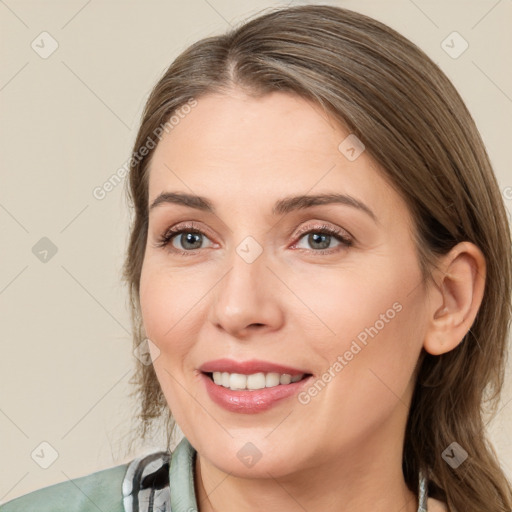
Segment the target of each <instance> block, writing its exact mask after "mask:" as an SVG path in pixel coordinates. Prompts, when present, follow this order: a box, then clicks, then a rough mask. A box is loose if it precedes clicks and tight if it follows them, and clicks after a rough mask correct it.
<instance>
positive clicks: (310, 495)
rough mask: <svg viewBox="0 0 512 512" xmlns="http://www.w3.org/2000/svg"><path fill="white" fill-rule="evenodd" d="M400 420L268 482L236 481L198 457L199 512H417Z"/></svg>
mask: <svg viewBox="0 0 512 512" xmlns="http://www.w3.org/2000/svg"><path fill="white" fill-rule="evenodd" d="M402 413H403V414H405V412H404V411H402ZM399 416H401V415H399ZM403 419H404V418H403V417H401V418H400V423H402V425H403ZM396 420H397V418H396V417H395V420H393V419H390V422H389V425H388V426H387V427H382V426H381V428H380V429H379V432H378V433H375V434H374V435H372V436H367V435H366V434H365V435H364V436H362V438H361V439H359V441H358V442H357V443H356V442H354V443H349V444H350V445H351V448H349V449H345V450H343V452H342V453H340V452H339V451H338V452H337V453H336V454H335V456H334V457H333V458H331V459H328V460H327V461H325V460H324V461H323V462H322V463H321V464H314V465H311V466H310V467H307V468H305V469H302V470H300V471H294V472H293V473H288V474H286V475H284V476H280V477H278V478H274V477H272V476H271V475H270V473H267V475H270V476H269V477H268V478H267V477H263V478H241V477H237V476H233V475H232V474H230V473H225V472H224V471H221V470H220V469H219V468H217V467H216V466H215V465H213V464H211V462H210V461H208V460H206V459H204V457H200V456H199V454H197V455H196V460H195V488H196V497H197V504H198V510H199V512H228V511H235V510H236V511H237V512H255V511H259V510H289V511H297V512H299V511H300V512H304V510H307V511H308V512H317V511H318V512H320V511H321V512H349V511H353V510H357V511H360V512H370V511H371V512H389V510H400V511H401V512H416V511H417V509H418V499H417V496H416V494H415V493H413V492H411V491H410V490H409V489H408V487H407V485H406V483H405V480H404V477H403V473H402V442H403V436H396V432H397V430H396V428H397V425H396ZM393 423H394V424H393ZM391 434H393V435H392V437H390V435H391ZM402 434H403V432H402ZM363 437H364V439H363Z"/></svg>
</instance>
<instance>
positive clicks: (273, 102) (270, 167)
mask: <svg viewBox="0 0 512 512" xmlns="http://www.w3.org/2000/svg"><path fill="white" fill-rule="evenodd" d="M349 136H350V137H349ZM347 137H349V138H348V139H347ZM353 137H354V136H353V135H351V134H350V133H349V132H348V131H347V130H346V129H345V128H343V127H342V126H340V125H339V124H338V123H336V122H335V121H334V120H333V119H332V118H330V117H329V116H327V114H326V113H325V112H323V110H322V109H321V107H319V106H318V105H316V104H314V103H312V102H310V101H307V100H305V99H303V98H300V97H299V96H296V95H293V94H289V93H283V92H275V93H271V94H267V95H265V96H262V97H259V98H253V97H249V96H246V95H245V94H243V93H237V92H234V93H233V94H232V95H231V94H230V95H219V94H211V95H206V96H204V97H200V98H199V99H198V100H197V105H196V106H195V107H193V108H191V110H190V111H189V113H188V114H186V115H184V116H183V117H182V118H181V119H180V121H179V123H177V124H176V125H175V126H174V127H173V128H172V130H170V131H169V133H166V134H165V135H164V137H163V138H162V140H161V141H160V142H159V144H158V146H157V147H156V149H155V152H154V155H153V157H152V160H151V164H150V173H149V203H151V202H152V200H154V199H155V197H156V196H158V195H159V194H160V193H161V192H162V191H182V192H187V193H193V194H197V195H202V196H206V197H209V198H211V199H212V201H213V202H215V203H217V202H218V203H219V204H220V203H222V202H229V203H230V204H232V205H233V204H239V205H240V206H241V207H242V206H243V207H244V208H247V207H249V206H250V205H249V204H248V201H251V203H252V204H254V203H255V202H256V204H257V206H258V207H259V208H264V207H266V205H267V203H268V208H269V209H271V208H272V206H273V205H274V202H275V201H276V200H277V199H279V198H282V197H284V196H290V195H303V194H307V193H320V192H323V193H325V192H332V193H344V194H349V195H352V196H353V197H357V198H358V199H360V200H361V201H363V202H365V203H366V204H369V205H371V208H372V210H373V211H375V212H380V214H381V215H385V214H386V211H387V210H388V209H389V208H390V207H392V206H393V205H394V211H395V213H398V214H399V215H402V218H403V214H404V212H403V211H401V212H396V210H397V208H400V207H401V208H402V210H403V209H406V207H405V204H404V203H403V202H402V201H401V198H400V197H399V196H398V194H397V193H396V192H395V191H394V190H393V189H392V188H391V187H390V186H389V185H388V183H387V182H386V181H385V180H384V178H383V177H382V175H381V172H380V170H379V168H378V166H377V164H376V163H375V162H374V161H373V160H372V159H371V158H370V157H369V155H368V154H366V152H365V151H363V152H362V153H361V154H360V155H359V156H358V157H357V158H356V159H349V158H347V153H346V149H347V144H348V145H349V146H350V145H352V146H353V145H354V143H355V144H356V146H355V149H356V151H358V152H359V150H361V147H358V146H357V139H355V140H354V139H353ZM347 141H348V142H347ZM340 145H341V146H340ZM352 154H353V153H352ZM348 156H351V155H350V154H348ZM388 213H389V212H388Z"/></svg>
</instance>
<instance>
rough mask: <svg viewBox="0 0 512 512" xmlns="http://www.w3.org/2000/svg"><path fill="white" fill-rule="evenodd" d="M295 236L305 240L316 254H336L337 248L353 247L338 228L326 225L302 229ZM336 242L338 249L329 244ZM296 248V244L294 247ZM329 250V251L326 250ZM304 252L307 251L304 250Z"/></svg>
mask: <svg viewBox="0 0 512 512" xmlns="http://www.w3.org/2000/svg"><path fill="white" fill-rule="evenodd" d="M297 236H300V239H302V238H305V237H306V236H307V238H305V240H306V242H307V243H308V244H309V245H310V247H313V249H314V250H313V251H312V252H314V253H318V254H332V253H335V252H338V251H339V250H340V249H339V247H340V246H341V247H351V246H352V245H353V241H352V240H351V239H350V238H349V236H348V235H346V234H345V232H344V231H342V230H341V229H339V228H333V227H330V226H327V225H325V224H324V225H322V226H314V227H312V226H306V227H304V228H302V229H301V230H300V231H299V233H298V234H297ZM333 241H338V242H339V244H338V248H334V250H333V248H332V246H331V242H333ZM294 247H297V244H296V245H295V246H294ZM298 248H299V249H303V248H302V247H298ZM326 249H329V250H326ZM306 250H308V249H307V248H306Z"/></svg>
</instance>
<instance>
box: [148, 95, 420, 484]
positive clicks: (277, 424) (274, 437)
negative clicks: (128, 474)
mask: <svg viewBox="0 0 512 512" xmlns="http://www.w3.org/2000/svg"><path fill="white" fill-rule="evenodd" d="M348 136H349V133H348V132H346V131H344V130H342V129H341V128H339V127H337V126H336V125H335V123H334V122H332V121H329V119H328V117H327V116H326V115H325V114H323V112H322V111H321V110H320V108H318V107H317V106H316V105H314V104H312V103H309V102H307V101H306V100H303V99H301V98H299V97H297V96H294V95H291V94H288V93H283V92H275V93H272V94H269V95H266V96H264V97H262V98H259V99H254V98H251V97H247V96H245V95H244V94H243V93H241V92H238V91H235V92H233V93H232V94H231V95H229V96H225V95H216V94H215V95H207V96H204V97H200V98H199V99H198V102H197V105H196V106H195V107H193V108H191V109H190V112H189V113H188V114H187V115H184V116H183V118H182V119H180V121H179V123H178V124H176V125H175V126H174V127H173V129H172V130H171V131H170V132H169V133H168V134H166V135H165V136H164V137H163V138H162V140H161V141H160V142H159V144H158V146H157V148H156V150H155V153H154V155H153V158H152V161H151V165H150V174H149V204H150V206H151V205H152V204H153V202H154V201H155V199H157V197H159V196H160V194H163V193H173V194H187V195H191V196H201V197H202V198H205V199H206V200H207V201H208V202H209V203H210V205H211V211H208V210H207V209H202V208H197V207H194V205H193V204H188V205H186V204H183V202H182V203H177V202H175V201H165V200H163V199H162V198H161V200H160V201H159V204H158V205H156V206H154V207H153V208H150V213H149V233H148V241H147V246H146V253H145V258H144V263H143V268H142V276H141V282H140V300H141V306H142V314H143V323H144V327H145V330H146V334H147V337H148V338H149V340H151V342H150V349H151V354H152V358H153V364H154V368H155V371H156V374H157V376H158V380H159V382H160V385H161V387H162V390H163V393H164V395H165V397H166V400H167V403H168V405H169V407H170V409H171V411H172V413H173V415H174V418H175V419H176V421H177V423H178V425H179V426H180V428H181V429H182V431H183V433H184V434H185V436H186V437H187V438H188V439H189V441H190V442H191V444H192V445H193V446H194V447H195V448H196V449H197V450H198V452H200V454H201V456H202V457H205V458H206V459H207V460H209V461H212V462H214V464H215V466H216V467H217V468H220V469H222V470H223V471H225V472H230V473H232V474H234V475H250V476H256V475H267V472H269V473H271V474H272V475H274V476H278V475H286V474H289V473H292V472H293V471H297V470H298V468H306V467H311V468H312V467H314V466H316V465H319V464H323V463H326V462H328V461H329V460H334V459H335V460H339V461H344V462H346V461H347V460H348V459H350V460H351V461H352V468H354V461H356V462H357V461H359V462H361V463H362V464H366V462H365V459H368V461H371V460H372V459H371V456H372V454H375V450H376V447H377V446H379V447H380V448H379V449H380V450H381V451H382V450H383V449H385V450H388V451H389V454H391V453H394V452H396V453H398V454H400V450H401V447H402V441H403V434H404V428H405V421H406V418H407V412H408V409H407V406H408V404H409V399H410V396H411V392H412V389H413V384H414V382H413V373H414V369H415V365H416V363H417V360H418V357H419V355H420V351H421V347H422V343H423V334H424V332H425V318H426V316H425V315H426V313H425V304H426V300H427V297H426V292H425V291H424V290H423V287H422V286H421V274H420V269H419V266H418V261H417V258H416V253H415V249H414V245H413V240H412V224H411V218H410V215H409V211H408V209H407V207H406V205H405V203H404V202H403V201H402V199H401V198H400V196H399V195H398V194H397V193H396V192H395V191H394V190H393V189H392V188H391V187H390V186H389V185H388V184H387V183H386V182H385V181H384V180H383V178H382V177H381V175H380V174H379V171H378V168H377V166H376V164H375V163H374V162H373V161H372V160H371V158H370V157H369V155H368V153H367V152H365V151H364V150H363V147H362V146H361V145H360V143H358V140H357V139H354V137H353V136H351V137H349V138H348V139H347V137H348ZM361 151H362V152H361ZM359 153H360V154H359ZM334 194H336V195H339V196H341V197H342V199H341V202H331V201H329V200H327V201H325V202H324V204H322V201H320V200H318V201H311V204H309V205H308V203H307V201H306V200H297V201H294V200H291V198H293V197H297V196H307V197H313V196H321V195H334ZM343 196H346V198H348V197H349V198H351V199H346V198H345V200H343ZM174 197H175V198H176V197H177V196H174ZM333 197H334V196H333ZM168 198H169V196H168ZM195 204H196V205H197V204H198V202H197V201H196V202H195ZM357 204H360V205H364V206H360V207H358V206H357ZM276 205H277V207H276ZM274 209H275V211H274ZM190 223H193V229H192V231H191V230H190ZM169 228H176V230H179V229H183V231H184V232H183V233H181V234H177V235H174V237H173V238H171V239H170V241H169V243H168V245H167V246H158V244H159V241H160V240H161V239H162V238H163V237H165V235H166V233H167V232H168V230H169ZM325 229H327V230H332V231H333V232H334V233H335V234H328V233H327V234H325V233H324V232H323V231H324V230H325ZM197 231H199V232H200V233H199V234H197ZM338 236H339V237H340V238H337V237H338ZM344 240H345V241H344ZM221 358H228V359H231V360H234V361H236V362H245V361H249V360H261V361H264V362H267V363H274V364H277V365H284V366H287V367H291V368H294V369H296V370H298V371H299V373H306V374H310V375H311V376H310V377H309V378H307V380H304V381H299V382H296V383H292V384H290V385H288V386H289V387H287V385H286V384H283V385H282V386H283V388H287V389H288V390H291V389H292V390H293V391H292V392H291V395H290V396H288V397H286V398H281V399H279V400H277V401H269V399H268V395H269V394H270V393H268V392H264V393H263V394H262V392H261V391H230V390H226V389H227V388H224V387H223V386H217V384H214V383H213V382H210V381H208V380H207V379H208V377H206V376H205V375H204V374H203V373H202V372H201V371H200V370H199V368H200V367H202V365H204V364H205V363H208V362H210V361H214V360H217V359H221ZM264 368H265V367H262V368H256V370H259V371H261V370H262V369H263V370H264ZM259 371H245V372H242V371H240V373H259ZM233 373H236V372H233ZM264 373H267V372H264ZM272 373H280V372H272ZM260 377H261V376H260ZM228 378H230V377H229V376H228ZM234 379H235V380H232V382H237V380H236V377H235V378H234ZM264 379H269V380H264V381H263V382H265V383H267V384H270V385H272V384H275V383H276V381H275V380H273V379H275V376H270V377H267V376H266V375H264ZM278 379H279V381H280V379H281V377H280V376H278ZM285 379H286V377H283V381H284V382H287V381H286V380H285ZM251 382H256V383H257V382H259V378H258V377H252V380H251ZM279 386H281V384H280V385H279ZM212 387H214V388H215V389H216V390H217V393H214V395H212V396H217V398H216V399H214V398H212V396H211V395H210V393H209V392H208V391H207V388H212ZM267 389H273V390H274V391H276V388H275V387H274V388H267ZM280 391H281V390H279V392H280ZM250 393H260V395H259V399H258V400H254V399H251V398H252V397H251V396H249V394H250ZM242 395H243V396H245V397H247V396H249V398H248V400H247V401H246V402H244V400H242V399H240V398H237V397H242ZM219 396H220V398H218V397H219ZM253 396H256V395H253ZM223 401H224V402H227V403H228V404H231V406H224V405H221V403H223ZM248 443H251V444H248ZM382 443H384V444H382ZM383 447H386V448H383ZM247 456H248V458H247ZM251 457H252V459H251ZM249 461H253V462H249ZM254 461H255V462H254Z"/></svg>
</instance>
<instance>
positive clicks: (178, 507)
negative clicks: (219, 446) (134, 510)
mask: <svg viewBox="0 0 512 512" xmlns="http://www.w3.org/2000/svg"><path fill="white" fill-rule="evenodd" d="M195 457H196V450H195V448H194V447H193V446H192V445H191V444H190V442H189V441H188V439H187V438H186V437H183V439H182V440H181V441H180V442H179V444H178V446H176V448H175V449H174V451H173V452H172V457H171V466H170V468H169V483H170V487H171V510H172V512H192V511H197V510H198V508H197V502H196V493H195V489H194V468H195Z"/></svg>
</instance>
